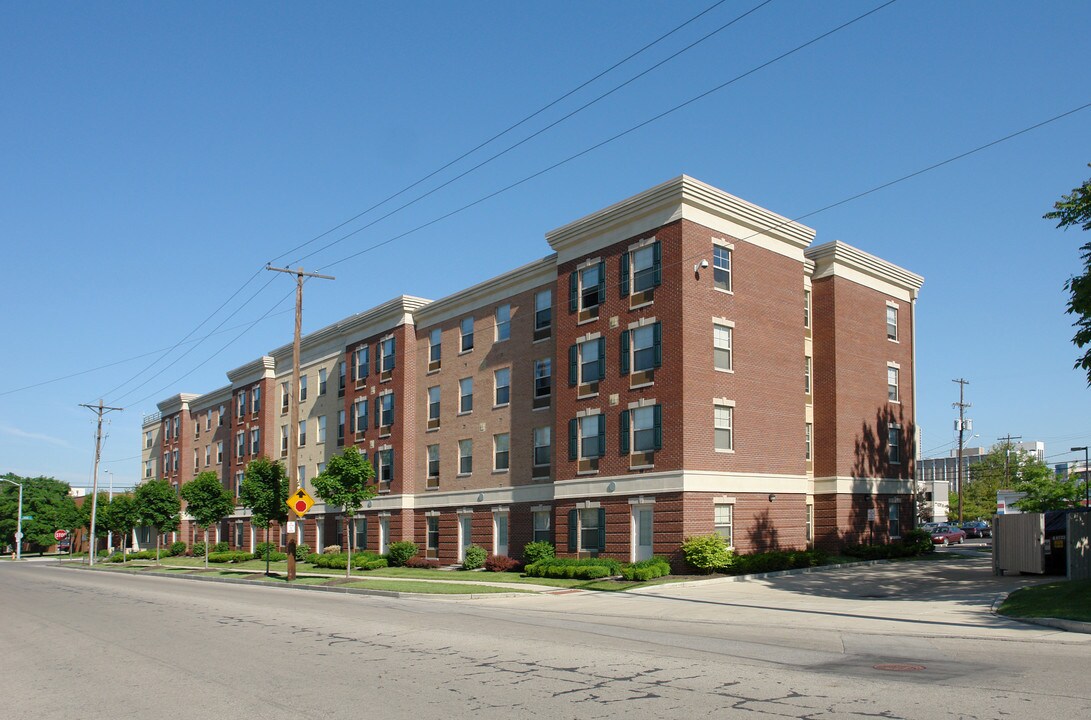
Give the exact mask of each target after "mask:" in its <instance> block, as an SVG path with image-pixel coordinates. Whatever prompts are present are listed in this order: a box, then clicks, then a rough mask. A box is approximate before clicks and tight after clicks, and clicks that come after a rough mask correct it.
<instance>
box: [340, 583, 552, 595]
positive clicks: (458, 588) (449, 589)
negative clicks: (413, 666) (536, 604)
mask: <svg viewBox="0 0 1091 720" xmlns="http://www.w3.org/2000/svg"><path fill="white" fill-rule="evenodd" d="M344 587H350V588H363V589H365V590H392V591H395V592H410V593H428V594H430V595H471V594H475V595H480V594H482V593H532V592H534V591H533V590H525V589H523V588H518V587H511V588H506V587H494V586H492V585H471V584H468V583H436V582H417V581H414V580H355V581H353V582H348V583H345V584H344Z"/></svg>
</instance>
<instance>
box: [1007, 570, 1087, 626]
mask: <svg viewBox="0 0 1091 720" xmlns="http://www.w3.org/2000/svg"><path fill="white" fill-rule="evenodd" d="M997 612H999V613H1000V614H1001V615H1008V616H1010V617H1033V618H1058V619H1060V620H1077V621H1080V622H1091V580H1062V581H1061V582H1054V583H1047V584H1045V585H1035V586H1034V587H1028V588H1023V589H1021V590H1016V591H1015V592H1013V593H1012V594H1011V595H1009V596H1008V599H1007V600H1005V601H1004V603H1003V604H1002V605H1001V606H1000V609H999V610H998V611H997Z"/></svg>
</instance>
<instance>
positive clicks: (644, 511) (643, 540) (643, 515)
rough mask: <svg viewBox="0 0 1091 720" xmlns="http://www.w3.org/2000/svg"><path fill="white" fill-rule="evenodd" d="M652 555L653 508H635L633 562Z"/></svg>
mask: <svg viewBox="0 0 1091 720" xmlns="http://www.w3.org/2000/svg"><path fill="white" fill-rule="evenodd" d="M651 556H652V509H651V508H650V507H634V508H633V562H640V561H641V560H647V559H648V558H650V557H651Z"/></svg>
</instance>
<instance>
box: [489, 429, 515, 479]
mask: <svg viewBox="0 0 1091 720" xmlns="http://www.w3.org/2000/svg"><path fill="white" fill-rule="evenodd" d="M510 446H511V435H509V434H508V433H500V434H499V435H493V436H492V450H493V463H492V469H493V470H507V469H508V463H509V454H510V453H509V448H510Z"/></svg>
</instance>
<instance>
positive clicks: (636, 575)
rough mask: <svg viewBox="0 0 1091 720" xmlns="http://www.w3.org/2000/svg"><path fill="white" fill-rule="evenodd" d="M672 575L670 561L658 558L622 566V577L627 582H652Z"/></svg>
mask: <svg viewBox="0 0 1091 720" xmlns="http://www.w3.org/2000/svg"><path fill="white" fill-rule="evenodd" d="M670 574H671V564H670V561H668V560H667V559H666V558H664V557H658V556H656V557H652V558H649V559H647V560H641V561H639V562H635V563H632V564H631V565H622V566H621V577H623V578H624V579H626V580H640V581H644V580H652V579H654V578H657V577H663V576H664V575H670Z"/></svg>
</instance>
